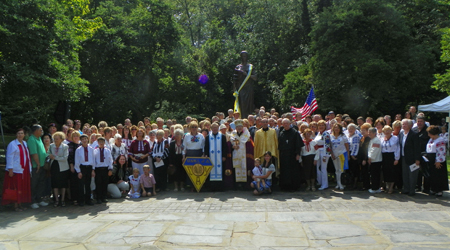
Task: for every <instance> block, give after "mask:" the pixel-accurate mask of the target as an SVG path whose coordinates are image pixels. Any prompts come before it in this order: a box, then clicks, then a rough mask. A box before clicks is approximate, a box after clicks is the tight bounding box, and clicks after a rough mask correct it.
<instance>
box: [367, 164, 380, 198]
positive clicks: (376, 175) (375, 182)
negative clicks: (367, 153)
mask: <svg viewBox="0 0 450 250" xmlns="http://www.w3.org/2000/svg"><path fill="white" fill-rule="evenodd" d="M370 181H371V182H372V184H371V185H370V187H371V189H372V190H373V191H375V190H378V189H380V181H381V161H380V162H372V163H371V164H370Z"/></svg>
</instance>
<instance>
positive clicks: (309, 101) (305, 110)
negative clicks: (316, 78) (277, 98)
mask: <svg viewBox="0 0 450 250" xmlns="http://www.w3.org/2000/svg"><path fill="white" fill-rule="evenodd" d="M318 107H319V106H318V105H317V100H316V96H315V95H314V89H313V88H312V87H311V91H309V95H308V98H306V102H305V105H303V107H302V108H300V109H299V108H295V107H294V106H292V107H291V112H292V113H297V112H302V120H303V119H305V117H306V116H308V115H311V114H312V113H313V112H314V111H316V109H317V108H318Z"/></svg>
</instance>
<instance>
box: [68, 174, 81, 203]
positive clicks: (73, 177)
mask: <svg viewBox="0 0 450 250" xmlns="http://www.w3.org/2000/svg"><path fill="white" fill-rule="evenodd" d="M78 182H80V179H78V173H77V172H76V171H75V172H74V173H72V172H70V177H69V187H70V198H71V199H72V200H73V201H78V200H79V198H78V193H79V192H78V189H79V188H78V187H79V186H80V184H79V183H78Z"/></svg>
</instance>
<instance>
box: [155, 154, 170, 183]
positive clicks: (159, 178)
mask: <svg viewBox="0 0 450 250" xmlns="http://www.w3.org/2000/svg"><path fill="white" fill-rule="evenodd" d="M164 161H168V159H166V160H164ZM155 162H156V160H154V161H153V163H155ZM153 166H155V164H153ZM154 170H155V181H156V184H157V185H158V189H160V190H161V191H164V190H165V189H166V188H167V163H165V162H164V166H161V167H159V168H157V167H155V169H154Z"/></svg>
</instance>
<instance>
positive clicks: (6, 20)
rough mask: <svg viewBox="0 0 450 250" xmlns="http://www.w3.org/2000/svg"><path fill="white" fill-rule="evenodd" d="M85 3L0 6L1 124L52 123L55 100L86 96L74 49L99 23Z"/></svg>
mask: <svg viewBox="0 0 450 250" xmlns="http://www.w3.org/2000/svg"><path fill="white" fill-rule="evenodd" d="M88 3H89V2H88V1H85V0H78V1H56V0H45V1H44V0H32V1H17V0H11V1H2V2H0V13H1V14H0V77H1V78H0V110H2V111H3V114H4V117H5V123H4V124H6V125H7V126H10V127H11V126H16V125H24V124H30V123H32V122H37V121H40V122H46V121H48V120H53V118H52V117H50V114H52V113H53V110H54V109H55V106H56V103H58V101H65V100H72V101H77V100H79V99H80V98H81V97H83V96H85V95H86V94H87V93H88V88H87V86H86V85H87V81H86V80H84V79H83V78H81V76H80V62H79V59H78V51H79V49H80V42H82V41H84V40H86V39H88V38H89V37H91V36H92V34H93V33H94V32H95V31H96V29H97V28H98V27H99V26H100V25H101V19H100V18H96V19H85V15H86V14H88V13H89V8H88Z"/></svg>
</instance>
